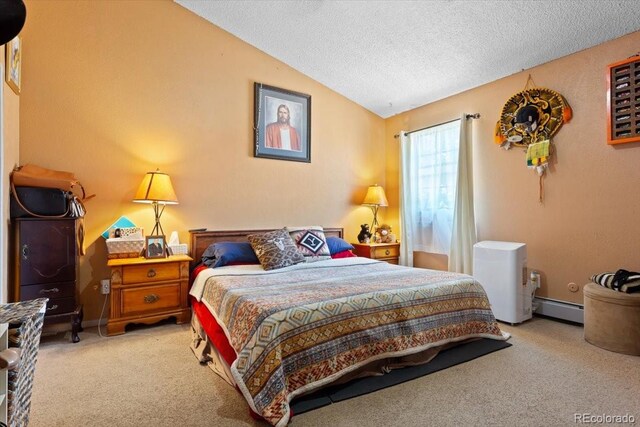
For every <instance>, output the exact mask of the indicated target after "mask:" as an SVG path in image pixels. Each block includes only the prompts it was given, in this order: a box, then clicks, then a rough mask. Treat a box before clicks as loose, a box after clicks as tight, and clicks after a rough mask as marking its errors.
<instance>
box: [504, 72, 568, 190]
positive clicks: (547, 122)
mask: <svg viewBox="0 0 640 427" xmlns="http://www.w3.org/2000/svg"><path fill="white" fill-rule="evenodd" d="M530 82H531V83H532V84H533V80H532V79H531V76H529V77H528V78H527V84H526V85H525V90H523V91H522V92H518V93H516V94H515V95H513V96H512V97H511V98H509V100H508V101H507V102H506V103H505V104H504V107H502V112H501V113H500V119H499V120H498V122H497V123H496V131H495V138H494V141H495V143H496V144H500V147H502V148H504V149H505V150H508V149H509V148H511V146H512V145H514V146H516V147H526V152H527V156H526V161H527V166H528V167H529V168H531V169H535V170H536V172H538V175H539V176H540V195H539V201H540V202H542V200H543V198H544V187H543V180H542V177H543V176H544V173H545V171H546V170H547V168H548V165H549V158H550V157H551V154H552V153H553V150H552V145H551V137H553V136H554V135H555V134H556V133H557V132H558V131H559V130H560V128H561V127H562V125H563V124H564V123H567V122H568V121H569V120H571V117H572V116H573V112H572V111H571V107H570V106H569V103H568V102H567V100H566V99H564V97H563V96H562V95H560V94H559V93H558V92H556V91H554V90H551V89H546V88H540V87H532V88H529V89H527V86H528V85H529V83H530Z"/></svg>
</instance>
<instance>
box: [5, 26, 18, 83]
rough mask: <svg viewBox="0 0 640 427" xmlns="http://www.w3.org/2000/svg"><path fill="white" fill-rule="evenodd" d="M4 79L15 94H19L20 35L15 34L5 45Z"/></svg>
mask: <svg viewBox="0 0 640 427" xmlns="http://www.w3.org/2000/svg"><path fill="white" fill-rule="evenodd" d="M4 49H5V80H6V81H7V84H8V85H9V87H10V88H11V89H13V91H14V92H15V93H16V95H20V83H21V78H22V75H21V68H22V67H21V64H22V58H21V54H22V47H21V40H20V37H18V36H16V37H15V38H14V39H13V40H11V41H9V42H8V43H7V44H6V45H5V48H4Z"/></svg>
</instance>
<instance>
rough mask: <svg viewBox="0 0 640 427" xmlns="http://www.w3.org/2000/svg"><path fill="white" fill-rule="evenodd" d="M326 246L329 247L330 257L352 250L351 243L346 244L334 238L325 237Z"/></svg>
mask: <svg viewBox="0 0 640 427" xmlns="http://www.w3.org/2000/svg"><path fill="white" fill-rule="evenodd" d="M327 245H328V246H329V252H330V253H331V255H335V254H337V253H338V252H343V251H350V250H352V249H354V247H353V246H351V243H347V242H346V241H344V240H342V239H341V238H339V237H335V236H329V237H327Z"/></svg>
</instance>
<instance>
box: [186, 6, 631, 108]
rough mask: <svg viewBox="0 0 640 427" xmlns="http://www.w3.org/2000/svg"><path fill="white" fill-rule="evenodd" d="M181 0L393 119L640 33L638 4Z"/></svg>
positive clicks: (267, 50)
mask: <svg viewBox="0 0 640 427" xmlns="http://www.w3.org/2000/svg"><path fill="white" fill-rule="evenodd" d="M175 1H176V2H177V3H178V4H180V5H182V6H184V7H185V8H187V9H189V10H191V11H193V12H194V13H196V14H198V15H200V16H202V17H203V18H205V19H207V20H208V21H210V22H212V23H214V24H215V25H217V26H218V27H220V28H222V29H224V30H226V31H228V32H230V33H231V34H234V35H235V36H237V37H238V38H240V39H242V40H244V41H245V42H247V43H249V44H251V45H253V46H255V47H257V48H258V49H260V50H262V51H264V52H266V53H267V54H269V55H271V56H273V57H275V58H277V59H279V60H280V61H282V62H284V63H286V64H288V65H290V66H291V67H293V68H295V69H297V70H299V71H300V72H302V73H304V74H306V75H307V76H309V77H311V78H313V79H314V80H316V81H318V82H320V83H322V84H324V85H325V86H327V87H329V88H331V89H333V90H334V91H336V92H338V93H340V94H342V95H344V96H345V97H347V98H349V99H351V100H353V101H354V102H356V103H358V104H360V105H362V106H363V107H365V108H367V109H369V110H371V111H373V112H374V113H376V114H378V115H379V116H381V117H385V118H386V117H389V116H392V115H394V114H398V113H400V112H403V111H406V110H410V109H412V108H415V107H418V106H421V105H424V104H428V103H430V102H433V101H436V100H438V99H442V98H445V97H447V96H450V95H453V94H456V93H459V92H462V91H464V90H467V89H471V88H473V87H477V86H480V85H482V84H484V83H487V82H490V81H493V80H496V79H499V78H501V77H504V76H508V75H510V74H513V73H516V72H519V71H521V70H523V69H527V68H531V67H534V66H536V65H539V64H542V63H544V62H548V61H551V60H553V59H556V58H559V57H562V56H565V55H568V54H571V53H574V52H577V51H579V50H583V49H586V48H589V47H592V46H595V45H598V44H600V43H603V42H605V41H607V40H611V39H614V38H616V37H620V36H622V35H624V34H628V33H631V32H634V31H637V30H639V29H640V7H638V6H639V5H640V2H639V1H638V0H617V1H611V0H578V1H547V0H540V1H451V0H447V1H441V0H432V1H329V0H320V1H311V0H302V1H201V0H195V1H194V0H175ZM639 49H640V47H639ZM631 53H635V52H630V54H631ZM263 83H266V84H269V82H263ZM287 89H291V90H296V88H287Z"/></svg>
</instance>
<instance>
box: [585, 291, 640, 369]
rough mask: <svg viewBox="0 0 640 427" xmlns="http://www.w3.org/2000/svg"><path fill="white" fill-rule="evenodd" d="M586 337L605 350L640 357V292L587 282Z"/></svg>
mask: <svg viewBox="0 0 640 427" xmlns="http://www.w3.org/2000/svg"><path fill="white" fill-rule="evenodd" d="M584 339H585V340H587V342H589V343H591V344H593V345H596V346H598V347H601V348H604V349H605V350H610V351H615V352H617V353H625V354H631V355H634V356H640V293H633V294H627V293H624V292H617V291H613V290H611V289H608V288H605V287H603V286H600V285H597V284H595V283H588V284H587V285H585V287H584Z"/></svg>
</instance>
